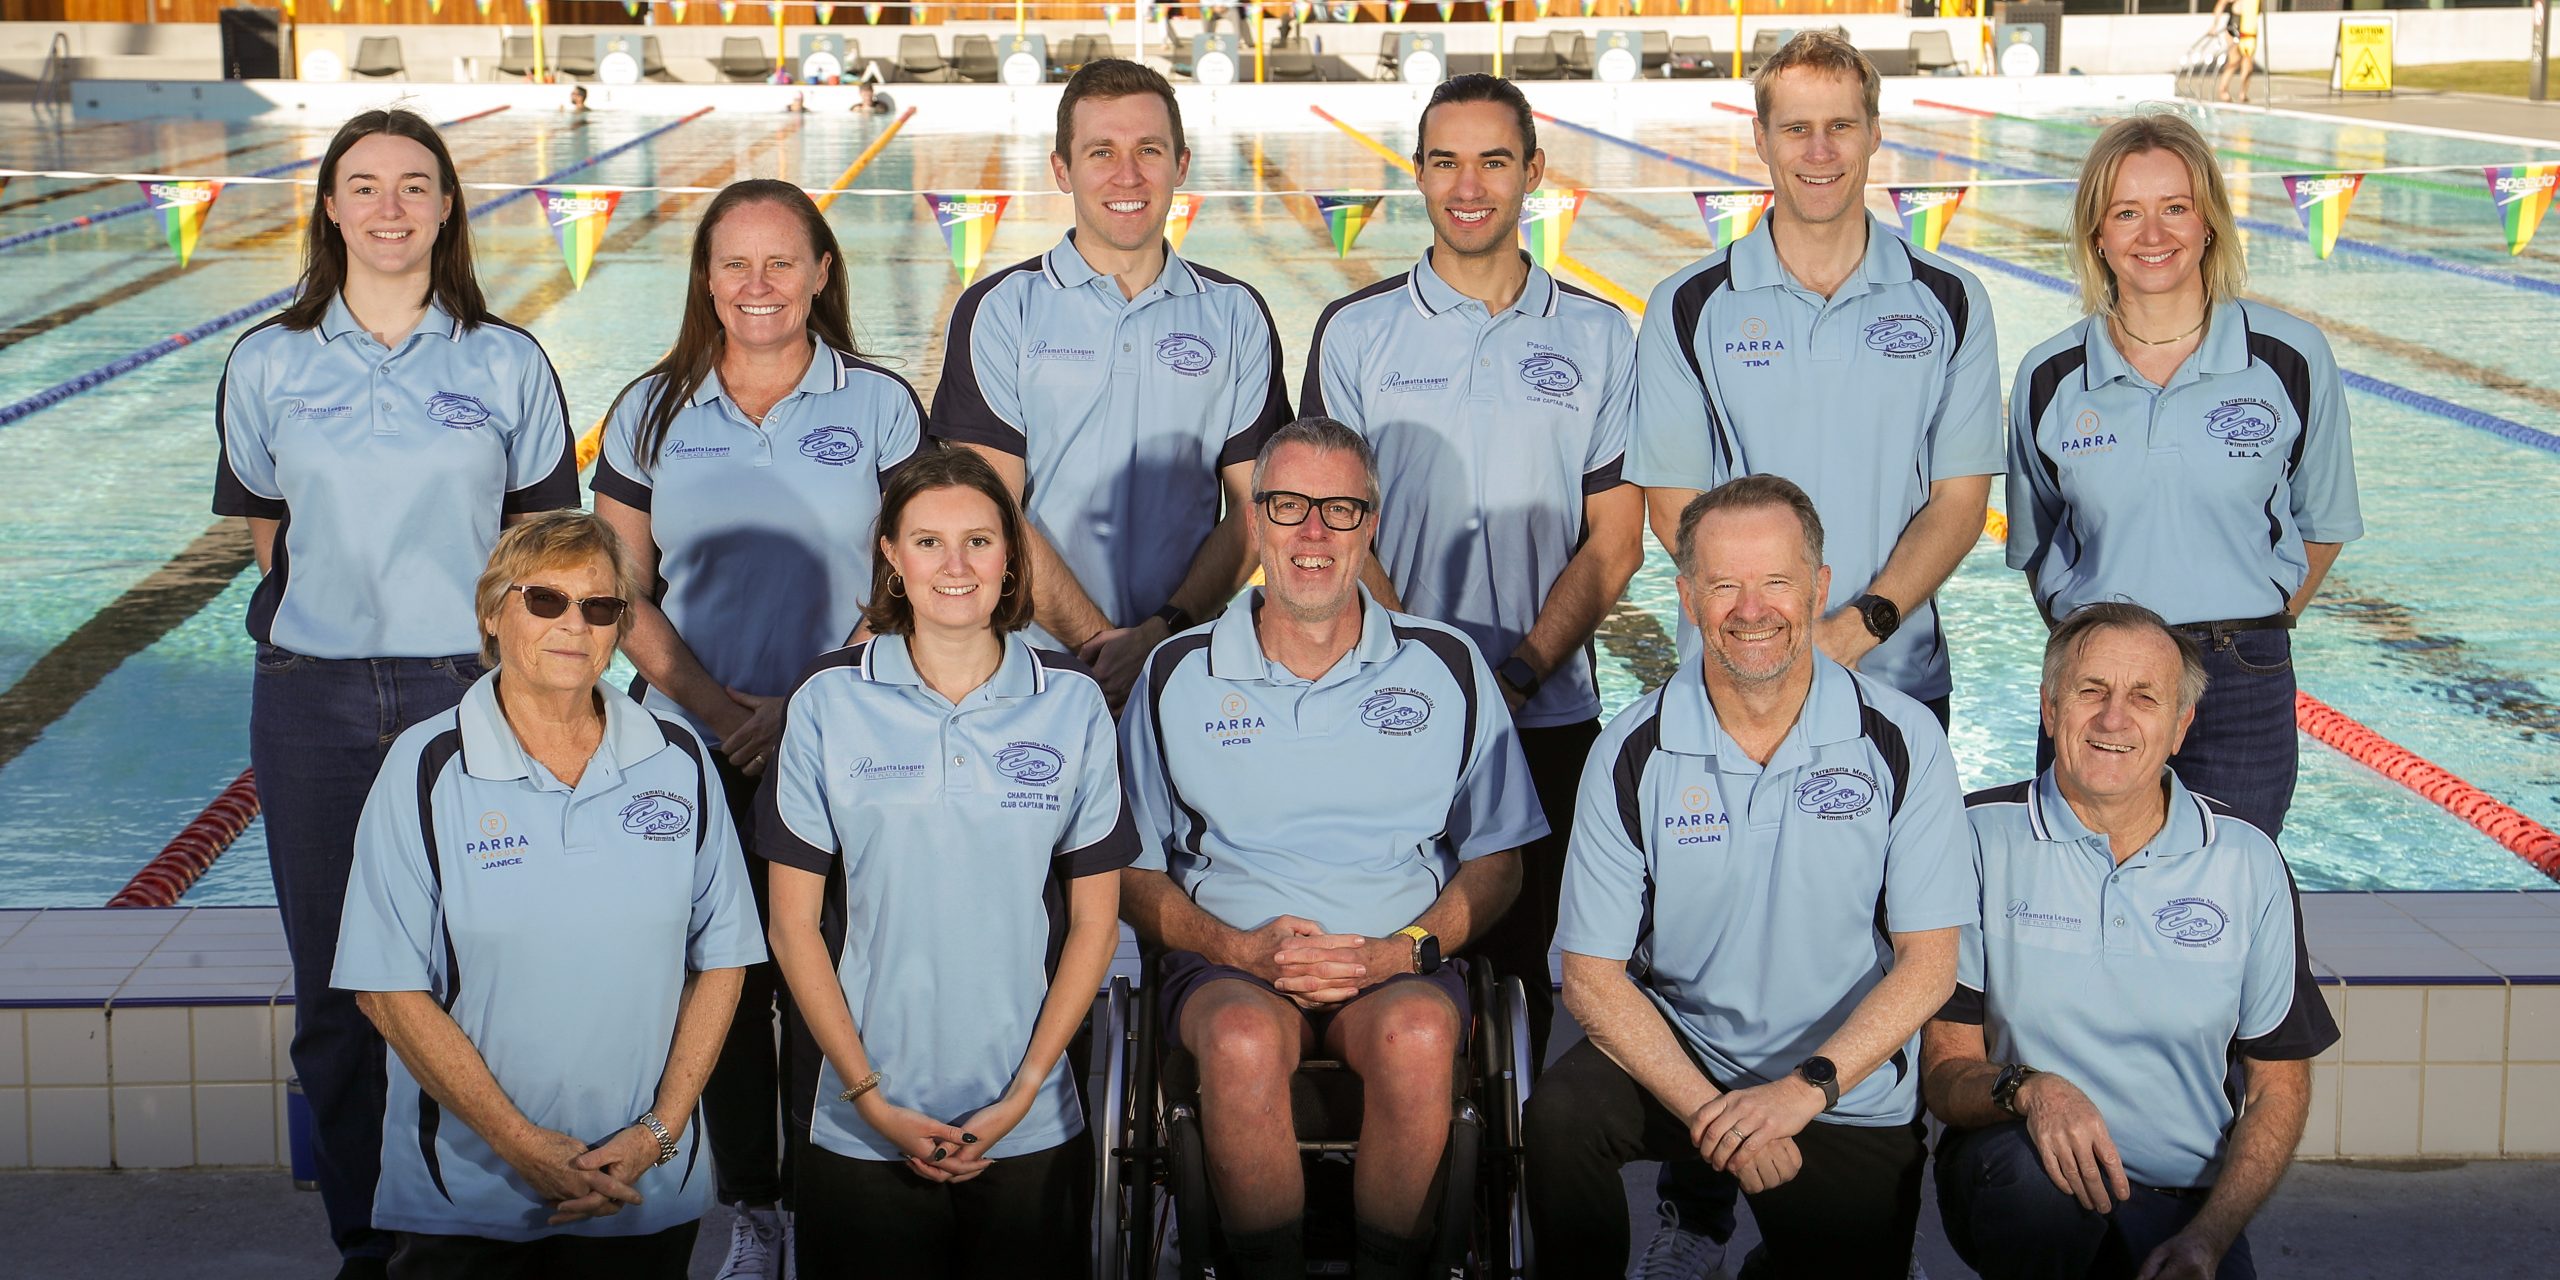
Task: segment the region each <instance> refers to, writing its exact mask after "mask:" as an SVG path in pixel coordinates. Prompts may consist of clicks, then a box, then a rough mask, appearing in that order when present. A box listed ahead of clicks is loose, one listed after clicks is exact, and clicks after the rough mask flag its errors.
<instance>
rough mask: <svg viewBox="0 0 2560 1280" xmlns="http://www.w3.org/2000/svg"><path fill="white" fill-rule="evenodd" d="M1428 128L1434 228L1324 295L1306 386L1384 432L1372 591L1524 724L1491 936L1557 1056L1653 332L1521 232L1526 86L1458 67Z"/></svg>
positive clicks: (1377, 436) (1539, 1042)
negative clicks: (1631, 458)
mask: <svg viewBox="0 0 2560 1280" xmlns="http://www.w3.org/2000/svg"><path fill="white" fill-rule="evenodd" d="M1416 137H1417V141H1416V143H1415V155H1414V164H1415V179H1414V180H1415V185H1417V186H1419V187H1420V188H1421V189H1422V196H1423V204H1424V206H1425V209H1426V211H1427V212H1428V213H1429V214H1430V216H1431V248H1430V249H1429V250H1428V251H1426V252H1425V253H1424V254H1423V257H1422V261H1421V262H1420V263H1418V264H1416V265H1415V266H1414V267H1413V268H1412V269H1410V270H1408V271H1405V272H1402V273H1399V274H1397V275H1394V276H1390V277H1388V278H1387V279H1385V280H1381V281H1379V282H1378V283H1376V284H1373V285H1370V286H1369V287H1367V288H1365V289H1362V290H1360V291H1359V292H1357V293H1354V294H1352V295H1350V296H1349V297H1346V298H1342V299H1340V300H1338V301H1336V302H1335V303H1333V304H1332V305H1331V306H1329V307H1326V308H1325V310H1324V315H1323V317H1322V318H1321V319H1319V320H1318V321H1317V322H1316V332H1315V338H1314V342H1313V345H1312V346H1311V347H1310V348H1309V350H1308V354H1307V381H1306V389H1305V392H1304V394H1302V395H1301V396H1300V397H1299V403H1300V405H1301V407H1302V409H1303V411H1304V412H1306V413H1309V414H1324V415H1328V416H1331V417H1334V418H1338V419H1340V420H1341V421H1343V422H1345V423H1348V424H1349V425H1350V426H1351V427H1353V428H1354V429H1356V430H1358V431H1359V432H1360V433H1361V434H1363V435H1365V436H1367V437H1368V438H1369V441H1370V443H1371V444H1372V445H1373V446H1374V447H1375V448H1376V449H1377V450H1378V454H1379V467H1378V469H1379V471H1380V473H1381V474H1382V475H1384V477H1385V478H1386V487H1387V491H1386V495H1385V497H1384V499H1383V500H1382V501H1381V503H1380V506H1379V512H1380V514H1379V522H1378V532H1377V542H1376V549H1377V557H1376V559H1375V560H1374V561H1372V564H1373V565H1374V566H1376V567H1377V568H1380V569H1383V570H1384V574H1383V577H1381V576H1379V575H1378V574H1377V573H1376V572H1374V571H1373V572H1372V573H1371V574H1369V575H1368V583H1369V588H1370V590H1371V592H1372V593H1373V594H1376V595H1377V596H1379V597H1380V598H1381V599H1382V600H1385V601H1388V602H1390V603H1391V604H1398V603H1399V602H1400V605H1399V607H1402V608H1404V609H1407V610H1409V611H1411V612H1413V613H1418V614H1420V615H1422V616H1423V617H1426V618H1434V619H1437V620H1439V621H1441V622H1445V623H1448V624H1449V625H1451V626H1454V627H1456V628H1458V629H1459V630H1460V631H1463V632H1465V633H1466V635H1467V638H1468V639H1469V640H1472V641H1474V642H1475V645H1476V648H1477V650H1478V651H1480V652H1482V653H1483V654H1484V655H1485V657H1486V659H1487V660H1488V661H1490V662H1492V663H1493V664H1494V668H1493V674H1494V679H1495V680H1497V681H1499V682H1500V685H1501V689H1502V695H1503V699H1504V701H1505V702H1506V703H1508V704H1509V707H1510V711H1511V718H1512V722H1513V723H1514V724H1515V725H1517V726H1518V727H1519V730H1520V749H1521V751H1522V753H1523V754H1525V755H1527V756H1528V758H1529V774H1530V777H1531V778H1532V779H1534V780H1535V782H1536V785H1537V789H1538V801H1539V805H1540V807H1541V808H1542V809H1544V810H1545V812H1546V815H1547V825H1548V828H1549V831H1550V834H1549V835H1547V836H1546V837H1545V838H1543V839H1540V840H1537V841H1534V842H1532V843H1531V844H1529V845H1528V846H1527V847H1526V848H1524V849H1522V850H1521V885H1520V896H1519V897H1518V898H1517V899H1515V900H1514V901H1513V902H1512V904H1511V910H1510V911H1509V912H1508V913H1507V914H1505V915H1504V916H1503V918H1502V921H1501V922H1500V923H1499V924H1496V925H1495V926H1494V927H1493V929H1492V931H1491V932H1490V933H1488V934H1486V935H1485V937H1484V938H1483V939H1482V940H1481V941H1479V942H1478V943H1477V944H1476V953H1477V954H1478V955H1481V956H1483V957H1485V958H1486V959H1488V960H1491V961H1492V962H1493V963H1494V964H1495V965H1496V966H1497V967H1498V968H1499V969H1500V970H1501V971H1502V972H1503V973H1505V974H1508V975H1516V976H1518V977H1519V978H1520V979H1521V982H1522V984H1523V985H1524V986H1526V987H1527V988H1528V992H1529V1022H1530V1030H1531V1035H1532V1039H1533V1040H1534V1042H1535V1044H1536V1046H1537V1048H1538V1050H1539V1057H1540V1060H1541V1061H1543V1060H1544V1053H1545V1048H1546V1042H1547V1027H1548V1025H1549V1023H1550V1022H1551V1021H1552V1020H1553V1018H1554V1016H1555V988H1554V985H1553V983H1552V982H1551V981H1550V980H1549V978H1548V972H1547V944H1548V940H1549V939H1550V938H1551V937H1552V936H1553V935H1554V933H1555V924H1556V889H1557V886H1558V885H1559V884H1560V883H1561V882H1562V880H1563V877H1564V857H1565V837H1566V834H1567V833H1568V832H1570V831H1571V830H1572V829H1573V801H1574V788H1575V785H1576V784H1577V783H1578V782H1579V781H1580V779H1581V777H1582V760H1583V757H1584V756H1585V755H1587V754H1589V752H1590V750H1591V743H1592V740H1593V739H1595V738H1597V737H1599V736H1600V690H1599V686H1598V684H1597V683H1596V682H1595V681H1594V679H1593V672H1592V662H1591V635H1592V632H1593V630H1594V629H1595V628H1597V627H1598V626H1599V624H1600V619H1601V618H1603V617H1604V616H1606V615H1607V614H1608V612H1609V609H1610V608H1611V606H1613V605H1615V604H1617V602H1618V597H1619V595H1620V593H1622V592H1624V591H1625V590H1626V586H1627V579H1629V578H1631V577H1633V576H1634V575H1635V571H1636V568H1637V566H1638V565H1639V564H1641V563H1642V562H1643V560H1644V546H1643V540H1644V491H1643V490H1641V489H1638V488H1636V487H1635V486H1634V485H1631V484H1628V483H1627V482H1626V481H1625V480H1624V479H1622V478H1621V477H1620V476H1619V474H1618V469H1619V464H1620V462H1621V459H1622V457H1623V455H1624V454H1625V452H1626V442H1627V424H1628V418H1629V416H1630V414H1631V413H1632V412H1633V410H1634V408H1635V345H1636V344H1635V333H1634V331H1633V330H1632V329H1630V328H1629V327H1628V325H1627V317H1626V313H1625V312H1622V311H1620V310H1619V309H1618V308H1617V307H1616V306H1615V305H1613V304H1611V303H1608V302H1604V301H1602V300H1601V299H1599V298H1597V297H1594V296H1592V295H1591V294H1589V293H1585V292H1584V291H1582V290H1580V289H1577V288H1574V287H1573V286H1571V285H1568V284H1564V283H1562V282H1560V281H1558V280H1557V279H1556V278H1555V277H1553V276H1551V275H1549V274H1547V272H1546V270H1545V269H1544V268H1542V267H1540V266H1539V265H1538V264H1537V263H1535V262H1533V261H1531V260H1530V257H1529V255H1528V254H1527V253H1524V252H1522V251H1521V249H1520V245H1519V235H1518V232H1517V231H1516V230H1515V228H1516V227H1517V226H1518V225H1519V222H1520V208H1521V203H1522V201H1523V200H1524V199H1525V198H1526V197H1527V195H1528V193H1530V192H1531V191H1535V190H1537V189H1538V184H1539V179H1540V176H1541V174H1542V173H1543V172H1544V170H1545V167H1546V154H1545V153H1544V152H1542V151H1540V150H1539V149H1538V135H1537V124H1536V121H1535V120H1534V119H1533V118H1532V117H1531V115H1530V113H1529V100H1528V98H1526V97H1525V96H1523V95H1522V94H1521V92H1520V90H1519V88H1518V86H1516V85H1513V84H1512V83H1511V82H1510V81H1508V80H1502V79H1497V78H1495V77H1493V76H1488V75H1464V76H1458V77H1455V78H1453V79H1450V80H1447V81H1444V82H1442V83H1441V85H1440V86H1439V87H1438V88H1437V89H1434V90H1433V91H1432V94H1431V101H1430V103H1429V104H1428V105H1427V106H1425V107H1424V108H1423V112H1422V121H1421V123H1420V125H1418V126H1417V128H1416Z"/></svg>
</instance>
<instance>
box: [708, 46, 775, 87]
mask: <svg viewBox="0 0 2560 1280" xmlns="http://www.w3.org/2000/svg"><path fill="white" fill-rule="evenodd" d="M720 74H722V75H724V76H727V77H729V78H730V79H732V80H762V79H764V78H765V77H766V76H769V75H772V74H773V58H772V56H771V55H769V54H767V53H766V52H765V51H764V40H763V39H762V38H761V37H758V36H730V37H728V38H726V39H724V40H722V41H721V42H720Z"/></svg>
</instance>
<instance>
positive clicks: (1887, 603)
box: [1849, 592, 1902, 640]
mask: <svg viewBox="0 0 2560 1280" xmlns="http://www.w3.org/2000/svg"><path fill="white" fill-rule="evenodd" d="M1849 607H1850V608H1852V609H1855V610H1857V611H1858V616H1859V617H1860V618H1863V619H1865V620H1866V624H1867V634H1868V635H1871V636H1874V637H1875V638H1876V639H1878V640H1891V639H1892V638H1893V633H1894V632H1896V631H1900V630H1901V629H1902V606H1901V605H1898V604H1895V603H1894V602H1892V601H1891V600H1887V599H1885V598H1884V597H1883V596H1880V595H1876V594H1874V593H1872V592H1870V593H1868V594H1866V595H1863V596H1860V597H1858V598H1857V599H1855V600H1852V601H1850V602H1849Z"/></svg>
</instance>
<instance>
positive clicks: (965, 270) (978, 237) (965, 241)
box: [924, 191, 1012, 284]
mask: <svg viewBox="0 0 2560 1280" xmlns="http://www.w3.org/2000/svg"><path fill="white" fill-rule="evenodd" d="M1011 199H1012V197H1010V196H998V195H981V194H978V193H976V192H938V191H928V192H925V193H924V205H925V207H926V208H927V209H931V210H932V211H933V222H934V225H935V226H938V227H940V228H942V242H943V243H944V244H945V245H947V246H949V247H950V249H951V265H952V267H953V269H955V270H957V271H958V272H959V273H960V279H961V282H962V283H964V284H965V283H967V282H968V281H971V280H974V279H976V278H977V277H978V264H979V263H982V262H984V261H986V260H987V246H988V245H990V244H992V243H994V242H995V238H996V223H998V222H999V221H1001V220H1003V218H1004V207H1005V205H1006V204H1007V203H1008V202H1009V201H1010V200H1011Z"/></svg>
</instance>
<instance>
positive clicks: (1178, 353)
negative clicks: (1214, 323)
mask: <svg viewBox="0 0 2560 1280" xmlns="http://www.w3.org/2000/svg"><path fill="white" fill-rule="evenodd" d="M1156 363H1158V364H1161V365H1163V366H1164V367H1165V368H1168V369H1171V370H1173V371H1174V372H1175V373H1179V374H1183V375H1185V376H1188V377H1193V378H1197V377H1199V376H1200V375H1202V374H1204V373H1207V372H1208V371H1209V368H1210V366H1212V365H1214V364H1216V363H1218V349H1217V348H1216V347H1213V346H1211V345H1209V340H1208V339H1207V338H1203V337H1201V336H1200V335H1198V334H1194V333H1176V334H1170V335H1167V336H1166V337H1165V338H1163V339H1162V340H1160V341H1158V342H1157V343H1156Z"/></svg>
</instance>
